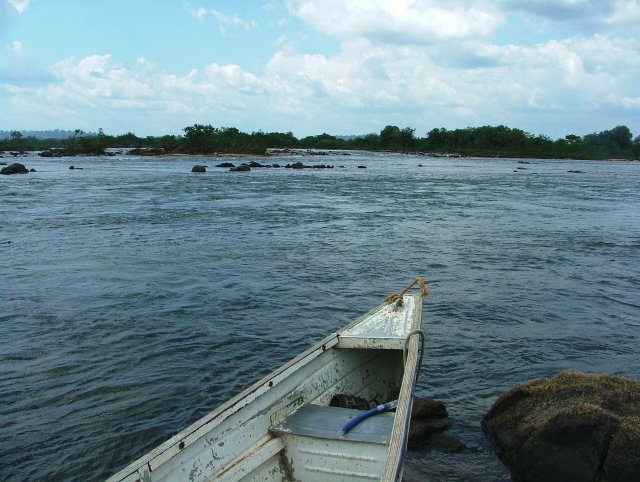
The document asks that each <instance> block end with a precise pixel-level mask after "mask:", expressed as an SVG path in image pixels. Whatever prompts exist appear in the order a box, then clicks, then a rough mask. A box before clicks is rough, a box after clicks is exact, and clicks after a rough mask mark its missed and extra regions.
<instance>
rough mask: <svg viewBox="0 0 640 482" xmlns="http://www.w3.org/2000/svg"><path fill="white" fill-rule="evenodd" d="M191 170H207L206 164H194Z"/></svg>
mask: <svg viewBox="0 0 640 482" xmlns="http://www.w3.org/2000/svg"><path fill="white" fill-rule="evenodd" d="M191 172H207V166H201V165H200V164H196V165H195V166H193V167H192V168H191Z"/></svg>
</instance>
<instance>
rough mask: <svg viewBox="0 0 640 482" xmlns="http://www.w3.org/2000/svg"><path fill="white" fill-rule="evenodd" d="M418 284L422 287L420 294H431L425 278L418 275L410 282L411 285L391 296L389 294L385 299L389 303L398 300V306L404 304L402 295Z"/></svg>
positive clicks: (423, 295)
mask: <svg viewBox="0 0 640 482" xmlns="http://www.w3.org/2000/svg"><path fill="white" fill-rule="evenodd" d="M416 284H417V285H418V286H419V287H420V295H422V297H423V298H424V297H425V296H428V295H429V290H428V289H427V285H426V284H424V280H423V279H422V277H421V276H418V277H417V278H416V279H414V280H413V281H412V282H411V283H410V284H409V286H407V287H406V288H405V289H403V290H402V291H401V292H400V293H394V294H392V295H390V296H387V298H386V299H385V300H384V301H386V302H387V303H393V302H394V301H397V302H398V306H402V297H403V296H404V294H405V293H406V292H407V291H409V290H410V289H411V288H413V287H414V286H415V285H416Z"/></svg>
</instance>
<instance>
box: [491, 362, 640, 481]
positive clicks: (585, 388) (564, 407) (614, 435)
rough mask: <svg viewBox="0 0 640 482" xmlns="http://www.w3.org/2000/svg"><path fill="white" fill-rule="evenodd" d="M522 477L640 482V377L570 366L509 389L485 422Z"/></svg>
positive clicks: (509, 463)
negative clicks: (605, 373)
mask: <svg viewBox="0 0 640 482" xmlns="http://www.w3.org/2000/svg"><path fill="white" fill-rule="evenodd" d="M482 430H483V431H484V433H485V435H486V436H487V438H488V439H489V440H490V441H491V442H492V443H493V444H494V446H495V447H496V451H497V454H498V456H499V457H500V458H501V460H502V461H503V462H504V463H505V464H506V465H507V467H509V469H510V470H511V477H512V479H513V480H514V481H516V482H528V481H542V480H544V481H547V482H554V481H558V482H560V481H572V482H580V481H607V482H618V481H619V482H626V481H631V480H640V382H639V381H636V380H632V379H629V378H625V377H622V376H617V375H602V374H590V373H581V372H576V371H571V370H568V371H564V372H561V373H560V374H558V375H557V376H555V377H553V378H550V379H544V378H541V379H536V380H532V381H530V382H527V383H524V384H522V385H518V386H516V387H514V388H512V389H510V390H508V391H507V392H505V393H504V394H502V395H501V396H500V397H499V398H498V400H497V401H496V403H495V404H494V405H493V407H491V409H490V410H489V412H488V413H487V414H486V415H485V417H484V419H483V420H482Z"/></svg>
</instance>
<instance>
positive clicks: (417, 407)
mask: <svg viewBox="0 0 640 482" xmlns="http://www.w3.org/2000/svg"><path fill="white" fill-rule="evenodd" d="M449 427H451V420H449V414H448V413H447V408H446V407H445V406H444V403H442V402H441V401H438V400H434V399H432V398H424V397H414V399H413V408H412V410H411V423H410V425H409V441H408V443H407V445H408V446H409V448H416V447H419V446H422V445H424V444H426V443H428V442H429V441H430V440H431V439H432V437H433V436H434V435H437V434H439V433H441V432H444V431H445V430H447V429H448V428H449Z"/></svg>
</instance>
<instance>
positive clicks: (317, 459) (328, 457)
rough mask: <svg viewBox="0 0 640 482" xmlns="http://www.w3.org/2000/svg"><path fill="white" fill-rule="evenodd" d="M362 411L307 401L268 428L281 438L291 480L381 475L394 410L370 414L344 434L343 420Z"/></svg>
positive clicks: (356, 477)
mask: <svg viewBox="0 0 640 482" xmlns="http://www.w3.org/2000/svg"><path fill="white" fill-rule="evenodd" d="M361 413H363V411H362V410H354V409H350V408H340V407H326V406H320V405H313V404H307V405H304V406H302V407H301V408H300V409H299V410H297V411H296V412H295V413H293V414H292V415H291V416H289V417H288V418H287V419H285V420H284V421H283V422H282V424H280V425H278V426H276V427H272V428H271V432H272V433H274V434H276V435H278V436H279V437H281V438H282V440H283V441H284V456H285V459H286V463H287V465H288V467H289V470H290V471H291V472H292V479H293V480H304V481H315V480H318V481H321V480H327V478H329V477H338V478H340V477H345V478H348V479H349V480H358V479H361V480H379V479H380V473H381V470H382V469H383V468H384V466H385V464H386V461H387V451H388V446H389V442H390V438H391V432H392V427H393V421H394V414H393V413H389V412H385V413H381V414H378V415H375V416H373V417H369V418H367V419H365V420H364V421H362V422H361V423H359V424H358V425H356V426H355V427H354V428H352V429H351V430H350V431H349V432H347V433H346V434H344V435H343V434H342V427H343V426H344V424H345V423H346V422H348V421H349V420H351V419H352V418H354V417H356V416H358V415H359V414H361ZM381 468H382V469H381ZM376 474H377V475H376Z"/></svg>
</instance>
